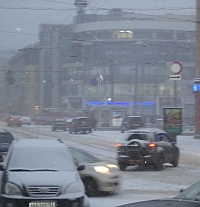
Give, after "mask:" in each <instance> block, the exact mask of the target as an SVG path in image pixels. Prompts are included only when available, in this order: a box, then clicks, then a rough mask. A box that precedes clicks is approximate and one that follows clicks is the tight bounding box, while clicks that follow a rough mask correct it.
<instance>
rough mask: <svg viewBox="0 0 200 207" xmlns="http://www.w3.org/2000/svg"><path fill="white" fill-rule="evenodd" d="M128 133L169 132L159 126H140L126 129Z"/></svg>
mask: <svg viewBox="0 0 200 207" xmlns="http://www.w3.org/2000/svg"><path fill="white" fill-rule="evenodd" d="M126 133H128V134H132V133H167V132H166V131H164V130H162V129H159V128H138V129H132V130H129V131H126Z"/></svg>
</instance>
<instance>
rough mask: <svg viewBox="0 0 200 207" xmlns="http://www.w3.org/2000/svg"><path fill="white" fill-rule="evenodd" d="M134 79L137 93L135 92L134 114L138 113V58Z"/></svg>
mask: <svg viewBox="0 0 200 207" xmlns="http://www.w3.org/2000/svg"><path fill="white" fill-rule="evenodd" d="M134 79H135V93H134V109H133V115H137V90H138V89H137V88H138V60H136V68H135V78H134Z"/></svg>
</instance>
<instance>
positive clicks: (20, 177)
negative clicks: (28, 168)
mask: <svg viewBox="0 0 200 207" xmlns="http://www.w3.org/2000/svg"><path fill="white" fill-rule="evenodd" d="M8 180H9V182H13V183H15V184H18V185H20V186H22V185H27V186H31V185H57V186H63V185H65V186H68V185H70V184H72V183H75V182H78V180H79V174H78V172H77V171H76V172H75V171H72V172H57V171H56V172H49V171H38V172H36V171H32V172H21V171H20V172H12V171H9V173H8Z"/></svg>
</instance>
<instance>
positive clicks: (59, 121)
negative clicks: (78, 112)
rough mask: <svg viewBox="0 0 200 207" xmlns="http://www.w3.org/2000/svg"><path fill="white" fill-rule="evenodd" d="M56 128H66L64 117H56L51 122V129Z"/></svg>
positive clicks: (64, 129) (54, 129)
mask: <svg viewBox="0 0 200 207" xmlns="http://www.w3.org/2000/svg"><path fill="white" fill-rule="evenodd" d="M56 130H63V131H66V130H67V123H66V121H65V120H64V119H57V120H56V121H55V122H54V123H53V124H52V131H56Z"/></svg>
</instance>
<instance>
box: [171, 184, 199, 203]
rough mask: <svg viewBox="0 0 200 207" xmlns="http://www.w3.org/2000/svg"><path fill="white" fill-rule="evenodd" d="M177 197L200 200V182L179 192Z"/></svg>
mask: <svg viewBox="0 0 200 207" xmlns="http://www.w3.org/2000/svg"><path fill="white" fill-rule="evenodd" d="M175 198H176V199H182V200H197V201H200V182H197V183H195V184H194V185H192V186H190V187H188V188H187V189H185V190H183V191H182V192H181V193H179V194H178V195H177V196H176V197H175Z"/></svg>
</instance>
